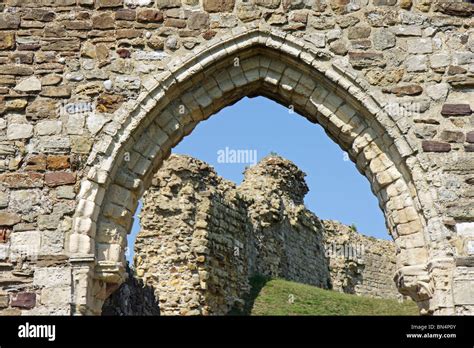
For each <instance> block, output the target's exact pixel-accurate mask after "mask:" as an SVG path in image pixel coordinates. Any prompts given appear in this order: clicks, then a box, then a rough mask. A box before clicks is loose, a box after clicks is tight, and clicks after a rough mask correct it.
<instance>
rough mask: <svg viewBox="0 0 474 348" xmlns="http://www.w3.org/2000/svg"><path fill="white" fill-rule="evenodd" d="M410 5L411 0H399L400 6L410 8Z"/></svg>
mask: <svg viewBox="0 0 474 348" xmlns="http://www.w3.org/2000/svg"><path fill="white" fill-rule="evenodd" d="M411 6H412V0H400V7H401V8H404V9H410V7H411Z"/></svg>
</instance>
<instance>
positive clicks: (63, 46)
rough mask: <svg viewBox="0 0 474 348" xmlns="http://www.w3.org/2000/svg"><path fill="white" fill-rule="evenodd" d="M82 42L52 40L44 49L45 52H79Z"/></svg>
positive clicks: (75, 40) (76, 40)
mask: <svg viewBox="0 0 474 348" xmlns="http://www.w3.org/2000/svg"><path fill="white" fill-rule="evenodd" d="M80 47H81V42H80V41H79V40H78V39H62V40H61V39H51V41H48V42H46V43H45V44H44V45H43V46H42V49H43V50H45V51H78V50H79V49H80Z"/></svg>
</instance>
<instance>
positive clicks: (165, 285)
mask: <svg viewBox="0 0 474 348" xmlns="http://www.w3.org/2000/svg"><path fill="white" fill-rule="evenodd" d="M304 175H305V174H304V173H302V172H301V171H300V170H299V169H298V168H297V167H296V166H295V165H294V164H292V163H291V162H289V161H287V160H284V159H282V158H281V157H275V156H273V157H267V158H265V159H264V160H262V162H260V163H259V164H258V165H256V166H253V167H250V168H249V169H247V170H246V172H245V178H244V181H243V183H242V184H241V185H240V186H238V187H236V186H235V184H233V183H231V182H229V181H227V180H225V179H222V178H220V177H219V176H217V174H216V173H215V171H214V170H213V169H212V167H210V166H209V165H207V164H205V163H203V162H201V161H199V160H196V159H193V158H191V157H188V156H178V155H172V156H171V157H170V158H169V159H168V160H167V161H166V162H165V164H164V166H163V168H162V169H161V170H160V171H159V172H158V173H157V174H156V175H155V177H154V179H153V184H152V187H151V188H150V189H149V190H148V191H147V193H146V194H145V196H144V201H143V209H142V213H141V226H142V230H141V231H140V233H139V234H138V236H137V240H136V242H135V267H136V270H137V276H138V277H140V278H141V279H142V280H143V282H144V283H145V284H147V285H148V286H149V287H150V288H152V289H154V291H155V296H156V298H157V300H158V301H159V305H160V312H161V314H165V315H170V314H172V315H199V314H204V315H207V314H226V313H228V312H229V311H230V310H231V309H232V308H240V307H241V306H242V305H243V304H244V300H243V299H244V296H245V295H246V294H247V293H248V292H249V290H250V284H249V279H250V278H251V277H252V276H254V275H265V276H269V277H282V278H285V279H288V280H292V281H296V282H301V283H307V284H311V285H315V286H318V287H322V288H326V289H328V288H329V289H334V290H337V291H341V292H346V293H351V294H358V295H368V296H373V297H382V298H395V297H396V296H397V293H398V292H397V289H396V287H395V283H394V282H393V276H394V274H395V247H394V244H393V242H389V241H382V240H377V239H375V238H369V237H365V236H362V235H360V234H358V233H356V232H354V231H353V230H351V229H350V228H348V227H347V226H344V225H342V224H339V223H337V222H332V221H320V220H319V219H318V218H317V217H316V216H315V215H314V214H313V213H312V212H310V211H309V210H307V209H306V208H305V206H304V203H303V198H304V195H305V194H306V193H307V191H308V188H307V186H306V183H305V181H304ZM344 245H347V246H349V247H351V248H353V249H354V250H355V253H353V254H350V255H349V254H344V253H339V249H340V248H341V247H344ZM114 296H116V295H114ZM119 296H120V295H119ZM116 302H117V301H116Z"/></svg>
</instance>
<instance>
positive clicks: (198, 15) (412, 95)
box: [0, 0, 474, 314]
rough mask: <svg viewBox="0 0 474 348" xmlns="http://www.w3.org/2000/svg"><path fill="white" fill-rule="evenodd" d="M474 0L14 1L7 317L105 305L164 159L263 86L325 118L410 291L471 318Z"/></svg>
mask: <svg viewBox="0 0 474 348" xmlns="http://www.w3.org/2000/svg"><path fill="white" fill-rule="evenodd" d="M473 11H474V6H473V5H472V4H469V3H467V2H461V1H460V0H456V1H449V0H433V1H431V0H249V1H243V0H225V1H218V0H199V1H197V0H5V1H2V3H0V265H1V267H0V296H1V297H2V299H4V300H2V301H3V302H2V307H6V308H5V309H0V314H47V313H49V314H99V313H100V309H101V308H102V304H103V302H104V300H105V299H106V298H107V296H108V295H109V294H110V290H111V289H115V288H116V286H118V285H119V284H120V283H121V282H122V281H124V279H125V275H126V271H125V270H126V267H125V257H124V253H125V248H126V237H127V233H128V232H129V231H130V227H131V224H132V218H133V215H134V212H135V210H136V206H137V202H138V200H139V199H140V197H141V196H142V194H143V192H144V191H145V190H146V189H147V188H148V187H149V185H150V182H151V179H152V176H153V174H154V173H155V171H156V169H158V168H159V167H160V166H161V163H162V161H163V160H164V159H165V158H166V157H167V156H168V154H169V153H170V151H171V148H172V147H173V146H174V145H175V144H177V143H178V142H180V141H181V139H182V138H183V137H184V136H186V135H188V134H190V133H191V132H192V130H193V129H194V127H195V126H196V125H197V124H198V123H199V122H200V121H202V120H204V119H206V118H208V117H210V116H211V115H213V114H214V113H216V112H217V111H218V110H220V109H221V108H222V107H225V106H227V105H231V104H232V103H234V102H236V101H237V100H239V99H240V98H242V97H245V96H255V95H262V96H265V97H268V98H272V99H275V100H277V101H278V102H280V103H282V104H284V105H286V106H288V107H290V106H291V107H292V108H293V109H294V110H295V111H297V112H298V113H300V114H301V115H303V116H304V117H306V118H307V119H308V120H310V121H311V122H313V123H319V124H320V125H321V126H322V127H324V129H325V130H326V131H327V133H328V135H329V136H330V137H331V138H332V139H334V140H335V141H336V142H337V143H338V144H339V145H340V146H341V147H342V148H343V149H344V150H345V151H347V152H348V154H349V158H350V159H351V160H353V161H354V162H355V163H356V165H357V167H358V169H359V170H360V172H361V173H362V174H363V175H365V176H366V177H367V178H368V180H369V182H370V184H371V187H372V190H373V192H374V194H375V195H376V196H377V198H378V199H379V202H380V206H381V207H382V209H383V211H384V214H385V217H386V221H387V226H388V229H389V231H390V234H391V235H392V237H393V238H394V240H395V243H396V244H397V260H398V262H397V286H398V288H399V289H400V290H401V291H403V292H404V294H406V295H409V296H411V297H412V298H414V299H415V300H416V301H417V303H418V304H419V305H420V307H421V308H422V309H423V313H437V314H453V313H461V314H462V313H466V314H467V313H473V312H474V290H473V289H474V269H473V266H472V265H473V264H474V261H473V260H474V213H473V212H474V209H473V199H474V194H473V192H474V191H473V185H474V178H473V175H472V172H473V169H474V152H473V151H474V121H473V120H474V116H473V114H472V108H473V100H474V94H473V91H472V86H473V67H474V64H472V63H473V59H474V38H473V37H474V36H473V35H474V34H473V30H472V26H473V17H472V13H473ZM236 62H238V63H239V64H236ZM308 151H310V149H308ZM45 274H48V277H44V275H45ZM44 279H55V281H54V282H48V281H45V280H44ZM58 287H59V288H60V289H61V290H60V294H56V296H51V294H52V293H53V292H54V291H56V289H57V288H58ZM19 298H21V299H24V301H19V300H18V299H19Z"/></svg>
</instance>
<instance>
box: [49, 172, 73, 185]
mask: <svg viewBox="0 0 474 348" xmlns="http://www.w3.org/2000/svg"><path fill="white" fill-rule="evenodd" d="M44 182H45V184H46V185H48V186H50V187H55V186H62V185H70V184H74V183H75V182H76V174H75V173H69V172H50V173H46V174H45V175H44Z"/></svg>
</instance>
